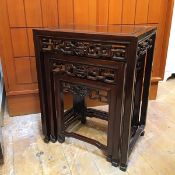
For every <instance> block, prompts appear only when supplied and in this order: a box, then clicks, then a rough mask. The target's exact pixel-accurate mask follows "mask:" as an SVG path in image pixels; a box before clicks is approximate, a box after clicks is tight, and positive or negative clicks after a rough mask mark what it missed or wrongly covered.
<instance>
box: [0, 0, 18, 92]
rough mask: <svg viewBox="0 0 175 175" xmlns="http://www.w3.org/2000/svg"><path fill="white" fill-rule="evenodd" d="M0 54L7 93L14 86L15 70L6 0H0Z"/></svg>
mask: <svg viewBox="0 0 175 175" xmlns="http://www.w3.org/2000/svg"><path fill="white" fill-rule="evenodd" d="M0 4H1V5H0V13H1V15H0V26H1V27H0V56H1V63H2V68H3V73H4V80H5V88H6V92H7V93H8V92H9V91H10V90H11V89H13V88H14V86H15V70H14V65H13V53H12V49H10V48H12V43H11V35H10V28H9V22H8V13H7V3H6V0H0Z"/></svg>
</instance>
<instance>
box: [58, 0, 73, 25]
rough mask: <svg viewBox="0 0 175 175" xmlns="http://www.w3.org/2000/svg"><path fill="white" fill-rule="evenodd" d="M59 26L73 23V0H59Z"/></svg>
mask: <svg viewBox="0 0 175 175" xmlns="http://www.w3.org/2000/svg"><path fill="white" fill-rule="evenodd" d="M58 13H59V26H64V25H68V24H73V23H74V19H73V0H58Z"/></svg>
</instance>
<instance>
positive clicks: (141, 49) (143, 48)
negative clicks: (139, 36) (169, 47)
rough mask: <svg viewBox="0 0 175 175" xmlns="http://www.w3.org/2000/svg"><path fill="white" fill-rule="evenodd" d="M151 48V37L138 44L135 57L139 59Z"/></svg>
mask: <svg viewBox="0 0 175 175" xmlns="http://www.w3.org/2000/svg"><path fill="white" fill-rule="evenodd" d="M152 46H153V39H152V38H151V37H150V38H147V39H145V40H143V41H141V42H139V43H138V49H137V56H138V57H140V56H143V55H145V54H146V52H147V50H148V49H150V48H152Z"/></svg>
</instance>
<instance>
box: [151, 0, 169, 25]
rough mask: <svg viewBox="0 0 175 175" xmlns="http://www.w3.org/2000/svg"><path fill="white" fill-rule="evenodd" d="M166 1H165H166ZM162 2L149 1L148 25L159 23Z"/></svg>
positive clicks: (158, 0)
mask: <svg viewBox="0 0 175 175" xmlns="http://www.w3.org/2000/svg"><path fill="white" fill-rule="evenodd" d="M166 1H167V0H166ZM161 4H162V0H150V2H149V11H148V23H159V20H160V13H161V10H162V9H161Z"/></svg>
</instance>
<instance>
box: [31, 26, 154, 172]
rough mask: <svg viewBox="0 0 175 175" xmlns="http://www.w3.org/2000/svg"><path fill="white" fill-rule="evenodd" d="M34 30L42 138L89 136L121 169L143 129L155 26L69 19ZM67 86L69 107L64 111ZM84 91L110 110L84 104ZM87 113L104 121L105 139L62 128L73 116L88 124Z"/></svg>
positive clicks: (68, 124) (82, 138)
mask: <svg viewBox="0 0 175 175" xmlns="http://www.w3.org/2000/svg"><path fill="white" fill-rule="evenodd" d="M33 33H34V43H35V52H36V64H37V73H38V82H39V93H40V105H41V116H42V117H41V118H42V129H43V134H44V137H45V139H44V140H45V142H49V141H52V142H56V141H57V140H58V141H59V142H60V143H63V142H64V141H65V137H73V138H76V139H79V140H82V141H85V142H88V143H90V144H93V145H95V146H97V147H98V148H99V149H101V150H103V151H104V153H105V154H106V156H107V160H108V161H110V162H111V163H112V165H113V166H119V167H120V169H121V170H123V171H125V170H126V169H127V164H128V158H129V155H130V153H131V151H132V149H133V147H134V145H135V143H136V141H137V140H138V138H139V137H140V136H142V135H144V128H145V124H146V115H147V106H148V96H149V86H150V79H151V70H152V61H153V53H154V45H155V37H156V28H155V27H148V26H132V25H131V26H130V25H128V26H124V25H110V26H75V25H70V26H65V27H64V28H58V29H35V30H34V31H33ZM67 92H69V93H71V94H72V95H73V107H72V108H71V109H68V110H67V111H66V112H64V94H65V93H67ZM86 97H88V98H90V99H95V100H99V101H101V102H104V103H107V104H108V105H109V111H108V112H104V111H100V110H96V109H94V108H88V107H87V106H86V102H85V98H86ZM87 117H96V118H99V119H102V120H106V121H107V123H108V131H107V145H104V144H102V143H100V142H99V141H97V140H93V139H91V138H88V137H85V136H83V135H80V134H77V133H74V132H68V131H67V130H66V129H67V128H68V127H69V126H70V125H72V124H73V123H74V122H75V121H77V120H80V121H81V123H83V124H86V119H87Z"/></svg>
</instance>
